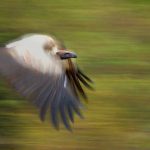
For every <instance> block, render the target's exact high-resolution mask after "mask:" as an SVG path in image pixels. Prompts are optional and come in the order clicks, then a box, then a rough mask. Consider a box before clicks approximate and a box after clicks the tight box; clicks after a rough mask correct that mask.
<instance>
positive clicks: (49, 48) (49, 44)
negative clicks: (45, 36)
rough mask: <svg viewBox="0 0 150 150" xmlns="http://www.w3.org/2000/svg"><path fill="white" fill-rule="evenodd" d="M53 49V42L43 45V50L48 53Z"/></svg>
mask: <svg viewBox="0 0 150 150" xmlns="http://www.w3.org/2000/svg"><path fill="white" fill-rule="evenodd" d="M53 47H54V43H53V42H47V43H46V44H45V45H44V50H45V51H47V52H49V51H51V50H52V49H53Z"/></svg>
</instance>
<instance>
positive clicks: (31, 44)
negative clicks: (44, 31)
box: [0, 34, 91, 129]
mask: <svg viewBox="0 0 150 150" xmlns="http://www.w3.org/2000/svg"><path fill="white" fill-rule="evenodd" d="M74 57H76V55H75V53H73V52H69V51H67V49H64V47H62V48H61V46H60V44H58V41H57V40H55V39H54V38H53V37H51V36H47V35H40V34H34V35H28V36H24V37H22V38H21V39H18V40H17V41H13V42H11V43H9V44H7V45H6V47H3V48H0V74H1V75H3V76H4V77H5V78H6V79H7V80H9V81H10V83H11V84H12V85H13V86H14V88H15V89H16V90H17V91H18V92H19V93H20V94H21V95H23V96H25V97H26V98H27V99H29V100H31V101H32V102H33V103H34V104H35V105H36V106H37V107H38V108H39V109H40V118H41V120H44V119H45V115H46V112H47V111H48V110H50V114H51V120H52V123H53V125H54V126H55V127H56V128H58V127H59V120H60V118H61V120H62V122H63V123H64V125H65V126H66V128H68V129H71V128H70V121H71V122H73V118H74V117H73V114H74V112H75V113H77V114H78V115H79V116H80V117H81V116H82V115H81V113H80V106H81V102H80V101H79V96H78V94H79V93H80V94H81V95H82V96H83V97H84V98H86V95H85V93H84V90H83V89H82V86H81V85H80V82H82V83H83V84H84V85H85V86H87V87H89V88H90V85H89V84H88V83H87V82H88V81H89V82H91V80H90V79H89V78H88V77H87V76H86V75H85V74H83V73H82V72H81V71H80V69H79V68H78V67H77V65H76V64H75V63H73V62H72V61H71V59H70V58H74ZM64 61H65V63H64Z"/></svg>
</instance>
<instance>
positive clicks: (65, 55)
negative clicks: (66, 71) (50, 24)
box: [44, 38, 77, 60]
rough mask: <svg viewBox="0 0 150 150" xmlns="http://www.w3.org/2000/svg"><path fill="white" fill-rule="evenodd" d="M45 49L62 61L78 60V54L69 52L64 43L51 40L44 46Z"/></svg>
mask: <svg viewBox="0 0 150 150" xmlns="http://www.w3.org/2000/svg"><path fill="white" fill-rule="evenodd" d="M44 49H45V50H46V51H48V52H49V53H50V54H51V55H53V56H54V55H55V56H57V57H58V58H60V59H61V60H65V59H70V58H77V55H76V53H74V52H72V51H70V50H68V49H67V48H66V47H65V46H64V45H63V43H60V42H58V41H57V40H54V39H50V38H49V40H47V42H46V43H45V45H44Z"/></svg>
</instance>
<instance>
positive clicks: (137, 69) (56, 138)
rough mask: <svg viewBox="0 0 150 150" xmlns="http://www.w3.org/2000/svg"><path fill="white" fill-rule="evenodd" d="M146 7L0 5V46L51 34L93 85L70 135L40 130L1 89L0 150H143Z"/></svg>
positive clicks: (147, 99)
mask: <svg viewBox="0 0 150 150" xmlns="http://www.w3.org/2000/svg"><path fill="white" fill-rule="evenodd" d="M149 10H150V1H149V0H143V1H139V0H130V1H129V0H126V1H125V0H120V1H119V0H105V1H102V0H94V1H91V0H76V1H73V0H70V1H67V0H50V1H48V0H39V1H36V0H21V1H19V0H13V1H12V0H5V1H0V44H1V45H3V44H5V43H6V42H7V41H9V40H11V39H14V38H16V37H18V36H20V35H22V34H25V33H35V32H36V33H47V34H54V35H55V36H57V37H58V38H60V39H62V40H64V41H65V43H66V46H67V47H69V48H70V49H73V50H75V51H76V52H77V53H78V56H79V58H78V64H79V65H80V66H81V67H82V69H83V70H84V71H86V72H87V73H88V74H89V75H90V76H91V77H92V78H93V80H94V82H95V84H94V87H95V89H96V90H95V92H90V91H87V92H88V95H89V103H88V104H85V105H86V109H85V110H84V111H83V113H84V116H85V119H84V120H80V119H79V118H76V120H75V124H74V125H73V128H74V129H73V133H70V132H68V131H66V130H65V129H64V128H63V127H62V129H61V130H60V131H59V132H58V131H56V130H54V129H53V127H52V126H51V124H50V123H49V121H48V120H49V119H47V122H45V123H41V122H40V120H39V118H38V111H37V110H36V109H35V108H34V107H32V106H30V104H29V103H28V102H26V101H24V99H23V98H21V97H20V96H19V95H17V93H14V91H13V90H11V89H10V88H9V85H8V83H7V82H4V80H3V79H1V81H0V150H30V149H32V150H34V149H35V150H50V149H52V150H60V149H61V150H62V149H64V150H88V149H89V150H93V149H95V150H96V149H97V150H149V149H150V50H149V48H150V12H149Z"/></svg>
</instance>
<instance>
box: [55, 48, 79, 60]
mask: <svg viewBox="0 0 150 150" xmlns="http://www.w3.org/2000/svg"><path fill="white" fill-rule="evenodd" d="M56 54H57V55H58V56H59V57H60V59H69V58H77V55H76V54H75V53H74V52H69V51H64V50H60V51H58V52H57V53H56Z"/></svg>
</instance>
